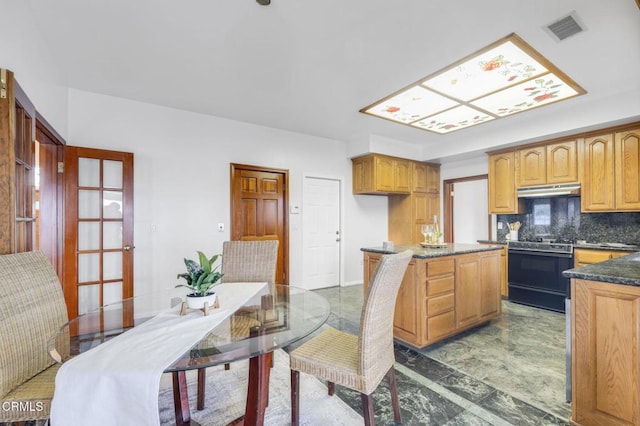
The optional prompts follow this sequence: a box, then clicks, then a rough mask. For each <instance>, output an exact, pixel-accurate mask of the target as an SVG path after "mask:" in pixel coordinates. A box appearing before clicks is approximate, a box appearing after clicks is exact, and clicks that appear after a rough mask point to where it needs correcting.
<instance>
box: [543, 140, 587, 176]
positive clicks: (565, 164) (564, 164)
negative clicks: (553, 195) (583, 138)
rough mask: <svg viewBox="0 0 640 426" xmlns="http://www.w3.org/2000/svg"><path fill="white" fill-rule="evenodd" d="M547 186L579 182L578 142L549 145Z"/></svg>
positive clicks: (547, 148) (547, 147)
mask: <svg viewBox="0 0 640 426" xmlns="http://www.w3.org/2000/svg"><path fill="white" fill-rule="evenodd" d="M545 148H546V150H547V155H546V158H547V182H546V183H547V185H552V184H556V183H568V182H578V179H579V177H578V141H577V140H571V141H566V142H558V143H553V144H550V145H547V146H546V147H545Z"/></svg>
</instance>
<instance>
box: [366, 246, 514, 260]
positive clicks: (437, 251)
mask: <svg viewBox="0 0 640 426" xmlns="http://www.w3.org/2000/svg"><path fill="white" fill-rule="evenodd" d="M442 245H443V247H422V246H420V245H418V244H413V245H402V246H395V247H394V249H393V250H385V249H384V248H382V247H363V248H361V249H360V250H361V251H364V252H369V253H381V254H395V253H400V252H402V251H405V250H411V251H413V257H416V258H419V259H429V258H432V257H444V256H454V255H458V254H465V253H477V252H481V251H491V250H502V249H503V247H504V246H499V245H495V246H488V245H486V244H460V243H445V244H442Z"/></svg>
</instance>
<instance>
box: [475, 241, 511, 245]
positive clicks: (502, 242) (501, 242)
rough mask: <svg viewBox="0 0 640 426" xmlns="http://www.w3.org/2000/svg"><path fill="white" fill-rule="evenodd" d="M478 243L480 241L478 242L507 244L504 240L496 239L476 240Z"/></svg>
mask: <svg viewBox="0 0 640 426" xmlns="http://www.w3.org/2000/svg"><path fill="white" fill-rule="evenodd" d="M478 243H480V244H502V245H506V244H507V242H506V241H497V240H478Z"/></svg>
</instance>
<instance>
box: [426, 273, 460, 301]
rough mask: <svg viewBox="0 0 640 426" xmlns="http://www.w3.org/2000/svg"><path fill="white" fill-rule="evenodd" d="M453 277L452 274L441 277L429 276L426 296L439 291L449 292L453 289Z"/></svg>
mask: <svg viewBox="0 0 640 426" xmlns="http://www.w3.org/2000/svg"><path fill="white" fill-rule="evenodd" d="M454 282H455V279H454V277H453V275H450V276H445V277H442V278H429V280H427V296H433V295H434V294H440V293H451V292H452V291H453V285H454Z"/></svg>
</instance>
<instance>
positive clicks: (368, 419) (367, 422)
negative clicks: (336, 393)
mask: <svg viewBox="0 0 640 426" xmlns="http://www.w3.org/2000/svg"><path fill="white" fill-rule="evenodd" d="M360 397H361V398H362V415H363V416H364V426H373V425H375V424H376V422H375V420H374V418H373V397H372V396H371V395H366V394H364V393H361V394H360Z"/></svg>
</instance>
